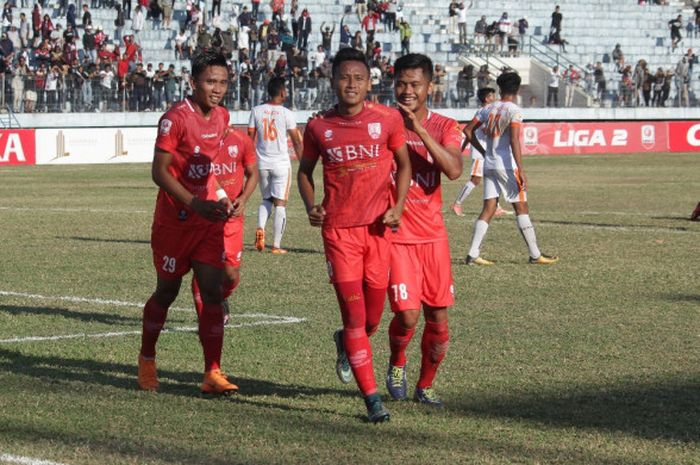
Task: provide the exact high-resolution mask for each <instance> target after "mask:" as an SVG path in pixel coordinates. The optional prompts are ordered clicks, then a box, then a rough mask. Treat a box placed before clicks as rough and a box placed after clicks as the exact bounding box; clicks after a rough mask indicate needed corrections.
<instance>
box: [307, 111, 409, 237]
mask: <svg viewBox="0 0 700 465" xmlns="http://www.w3.org/2000/svg"><path fill="white" fill-rule="evenodd" d="M405 142H406V135H405V133H404V125H403V119H402V117H401V114H400V113H399V112H398V110H395V109H393V108H389V107H386V106H384V105H379V104H375V103H365V107H364V108H363V109H362V111H361V112H360V113H358V114H357V115H355V116H342V115H340V114H338V112H337V111H336V110H329V111H328V112H326V114H325V115H324V116H323V118H318V119H314V120H312V121H310V122H309V124H307V126H306V131H305V132H304V157H306V158H309V159H313V160H316V159H318V158H319V157H322V159H323V190H324V197H323V208H324V209H325V210H326V218H325V220H324V223H323V225H324V227H329V228H349V227H353V226H362V225H368V224H372V223H374V222H376V221H377V220H378V219H381V217H382V215H384V212H385V211H386V210H387V208H389V205H390V202H391V170H392V166H393V161H394V154H393V151H395V150H397V149H398V148H399V147H401V146H402V145H403V144H404V143H405Z"/></svg>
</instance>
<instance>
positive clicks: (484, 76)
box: [476, 65, 491, 89]
mask: <svg viewBox="0 0 700 465" xmlns="http://www.w3.org/2000/svg"><path fill="white" fill-rule="evenodd" d="M490 82H491V72H490V71H489V65H481V67H480V68H479V72H478V73H476V87H477V89H483V88H484V87H489V83H490Z"/></svg>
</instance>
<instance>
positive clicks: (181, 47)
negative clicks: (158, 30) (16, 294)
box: [175, 29, 191, 60]
mask: <svg viewBox="0 0 700 465" xmlns="http://www.w3.org/2000/svg"><path fill="white" fill-rule="evenodd" d="M189 38H190V35H189V33H188V32H187V31H186V30H185V29H180V32H178V33H177V35H176V36H175V59H176V60H184V59H185V58H189V57H190V52H191V50H189V48H188V47H187V43H188V41H189Z"/></svg>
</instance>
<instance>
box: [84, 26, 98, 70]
mask: <svg viewBox="0 0 700 465" xmlns="http://www.w3.org/2000/svg"><path fill="white" fill-rule="evenodd" d="M83 51H84V52H85V54H86V55H87V56H88V58H89V60H90V62H92V63H96V62H97V47H96V46H95V34H93V32H92V26H88V27H87V28H85V33H84V34H83Z"/></svg>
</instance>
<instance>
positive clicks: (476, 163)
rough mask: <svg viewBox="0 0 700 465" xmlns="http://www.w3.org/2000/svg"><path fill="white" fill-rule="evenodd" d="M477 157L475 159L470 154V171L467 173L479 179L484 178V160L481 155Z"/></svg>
mask: <svg viewBox="0 0 700 465" xmlns="http://www.w3.org/2000/svg"><path fill="white" fill-rule="evenodd" d="M479 155H480V156H479V157H475V156H474V154H472V170H471V172H470V173H469V176H477V177H479V178H483V177H484V158H483V157H481V154H479Z"/></svg>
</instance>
